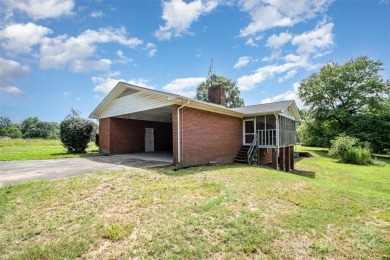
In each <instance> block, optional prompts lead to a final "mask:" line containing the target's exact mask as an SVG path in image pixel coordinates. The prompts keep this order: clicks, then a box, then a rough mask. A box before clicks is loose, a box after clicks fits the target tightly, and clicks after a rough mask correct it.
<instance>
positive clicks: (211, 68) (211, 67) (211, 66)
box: [207, 58, 214, 78]
mask: <svg viewBox="0 0 390 260" xmlns="http://www.w3.org/2000/svg"><path fill="white" fill-rule="evenodd" d="M213 66H214V65H213V58H211V62H210V67H209V72H208V73H207V78H209V77H210V75H211V74H212V73H213Z"/></svg>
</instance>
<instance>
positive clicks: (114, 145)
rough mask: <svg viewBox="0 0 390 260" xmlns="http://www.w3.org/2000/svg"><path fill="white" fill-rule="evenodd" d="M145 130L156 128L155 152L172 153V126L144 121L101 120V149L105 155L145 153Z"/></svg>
mask: <svg viewBox="0 0 390 260" xmlns="http://www.w3.org/2000/svg"><path fill="white" fill-rule="evenodd" d="M145 128H154V150H155V151H172V124H171V123H163V122H152V121H143V120H133V119H123V118H104V119H100V120H99V144H100V146H99V148H100V152H102V153H105V154H120V153H134V152H144V151H145Z"/></svg>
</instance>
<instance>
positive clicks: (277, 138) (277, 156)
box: [274, 112, 279, 170]
mask: <svg viewBox="0 0 390 260" xmlns="http://www.w3.org/2000/svg"><path fill="white" fill-rule="evenodd" d="M274 115H275V119H276V145H277V152H276V169H277V170H279V117H278V115H277V114H276V112H274Z"/></svg>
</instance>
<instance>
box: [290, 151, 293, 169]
mask: <svg viewBox="0 0 390 260" xmlns="http://www.w3.org/2000/svg"><path fill="white" fill-rule="evenodd" d="M290 169H291V170H294V146H290Z"/></svg>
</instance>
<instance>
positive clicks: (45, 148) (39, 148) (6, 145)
mask: <svg viewBox="0 0 390 260" xmlns="http://www.w3.org/2000/svg"><path fill="white" fill-rule="evenodd" d="M98 150H99V147H97V146H96V145H95V144H94V143H93V142H90V143H89V147H88V148H87V153H84V154H68V153H67V152H66V149H65V148H64V146H63V145H62V143H61V141H59V140H42V139H10V140H0V161H14V160H40V159H58V158H74V157H87V156H97V155H100V154H98Z"/></svg>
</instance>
